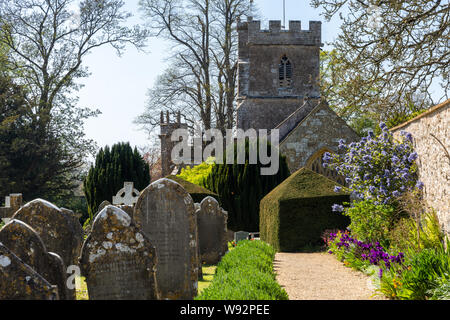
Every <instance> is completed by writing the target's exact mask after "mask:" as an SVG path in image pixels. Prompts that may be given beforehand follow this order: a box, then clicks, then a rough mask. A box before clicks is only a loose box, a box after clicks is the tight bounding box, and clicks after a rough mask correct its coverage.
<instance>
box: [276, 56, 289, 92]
mask: <svg viewBox="0 0 450 320" xmlns="http://www.w3.org/2000/svg"><path fill="white" fill-rule="evenodd" d="M279 80H280V87H290V86H291V82H292V64H291V61H290V60H289V58H288V57H286V55H284V56H283V57H282V58H281V62H280V66H279Z"/></svg>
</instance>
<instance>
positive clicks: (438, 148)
mask: <svg viewBox="0 0 450 320" xmlns="http://www.w3.org/2000/svg"><path fill="white" fill-rule="evenodd" d="M449 107H450V99H449V100H447V101H445V102H443V103H441V104H439V105H436V106H434V107H432V108H431V109H430V110H428V111H427V112H425V113H423V114H421V115H419V116H417V117H415V118H413V119H411V120H409V121H407V122H405V123H403V124H401V125H399V126H397V127H394V128H392V129H391V131H392V133H393V134H394V137H398V136H399V135H400V132H401V131H403V130H404V131H406V132H409V133H411V134H412V135H413V138H414V148H415V151H416V152H417V154H418V155H419V158H418V161H417V163H418V167H419V180H420V181H422V182H423V183H424V184H425V187H424V197H425V201H426V202H427V204H428V205H429V206H430V207H432V208H434V209H435V210H436V212H437V214H438V217H439V221H440V223H441V226H442V227H443V229H444V230H445V231H446V232H447V233H450V154H449V152H450V108H449Z"/></svg>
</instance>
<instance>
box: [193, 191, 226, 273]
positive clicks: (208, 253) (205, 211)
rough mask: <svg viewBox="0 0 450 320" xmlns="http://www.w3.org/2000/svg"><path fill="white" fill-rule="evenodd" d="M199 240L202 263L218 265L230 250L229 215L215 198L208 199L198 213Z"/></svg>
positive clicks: (201, 204) (203, 202)
mask: <svg viewBox="0 0 450 320" xmlns="http://www.w3.org/2000/svg"><path fill="white" fill-rule="evenodd" d="M197 219H198V238H199V244H200V245H199V247H200V255H201V261H202V262H204V263H206V264H217V263H218V262H219V261H220V259H221V257H222V256H223V255H224V254H225V253H226V252H227V250H228V242H227V239H226V234H227V220H228V214H227V212H226V211H224V210H223V209H222V208H221V207H220V206H219V203H218V202H217V200H216V199H214V198H213V197H209V196H208V197H206V198H204V199H203V200H202V202H201V203H200V209H199V210H198V211H197Z"/></svg>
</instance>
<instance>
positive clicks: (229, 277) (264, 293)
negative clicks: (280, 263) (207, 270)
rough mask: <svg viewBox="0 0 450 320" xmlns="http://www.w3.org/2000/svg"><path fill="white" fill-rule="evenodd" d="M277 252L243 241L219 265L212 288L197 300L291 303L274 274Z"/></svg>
mask: <svg viewBox="0 0 450 320" xmlns="http://www.w3.org/2000/svg"><path fill="white" fill-rule="evenodd" d="M274 257H275V250H274V249H273V248H272V247H271V246H270V245H268V244H266V243H264V242H262V241H258V240H256V241H250V240H242V241H239V243H238V244H237V246H236V247H235V248H234V249H233V250H231V251H229V252H228V253H227V254H226V255H225V256H224V257H223V258H222V260H221V261H220V262H219V264H218V266H217V269H216V274H215V276H214V279H213V281H212V283H211V285H210V286H209V287H208V288H206V289H205V290H203V292H202V294H201V295H199V296H198V297H197V298H196V300H288V295H287V293H286V291H285V290H284V289H282V288H281V286H280V285H279V284H278V283H277V282H276V280H275V273H274V271H273V259H274Z"/></svg>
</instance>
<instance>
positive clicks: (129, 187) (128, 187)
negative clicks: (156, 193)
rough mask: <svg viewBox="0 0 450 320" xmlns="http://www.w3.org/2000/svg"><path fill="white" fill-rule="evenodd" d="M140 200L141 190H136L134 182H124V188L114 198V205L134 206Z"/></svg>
mask: <svg viewBox="0 0 450 320" xmlns="http://www.w3.org/2000/svg"><path fill="white" fill-rule="evenodd" d="M138 198H139V190H137V189H135V188H134V184H133V182H124V183H123V188H122V189H120V190H119V191H118V192H117V194H116V195H115V196H113V198H112V201H113V205H119V204H124V205H127V206H133V205H134V204H135V203H136V201H137V199H138Z"/></svg>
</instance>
